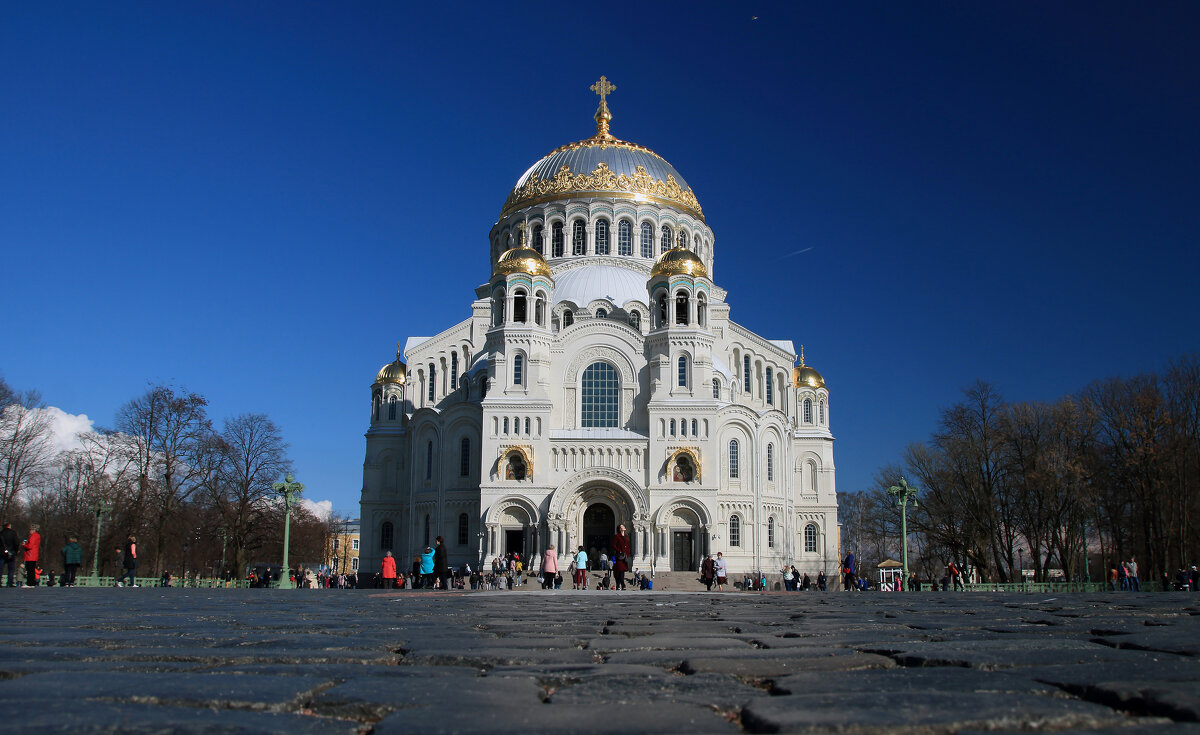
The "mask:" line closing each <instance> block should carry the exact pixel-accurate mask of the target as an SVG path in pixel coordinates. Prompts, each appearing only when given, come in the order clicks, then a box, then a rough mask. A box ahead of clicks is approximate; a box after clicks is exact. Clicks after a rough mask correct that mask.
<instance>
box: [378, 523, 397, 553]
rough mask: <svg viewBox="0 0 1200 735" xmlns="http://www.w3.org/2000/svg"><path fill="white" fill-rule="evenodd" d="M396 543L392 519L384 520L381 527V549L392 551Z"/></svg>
mask: <svg viewBox="0 0 1200 735" xmlns="http://www.w3.org/2000/svg"><path fill="white" fill-rule="evenodd" d="M395 543H396V531H395V529H394V528H393V527H392V522H391V521H384V522H383V525H382V526H380V527H379V550H380V551H391V550H392V546H393V545H395Z"/></svg>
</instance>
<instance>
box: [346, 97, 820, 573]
mask: <svg viewBox="0 0 1200 735" xmlns="http://www.w3.org/2000/svg"><path fill="white" fill-rule="evenodd" d="M593 89H594V90H595V91H597V92H598V93H600V94H601V99H600V108H599V109H598V110H597V112H596V122H597V132H596V134H595V135H594V136H592V137H591V138H588V139H586V140H582V141H579V142H576V143H571V144H569V145H565V146H562V147H560V148H558V149H556V150H554V151H552V152H551V153H549V154H548V155H546V156H545V157H544V158H542V159H541V160H539V161H538V162H537V163H535V164H534V165H533V166H532V167H531V168H530V169H529V170H528V171H526V172H525V174H524V175H523V176H521V178H520V179H518V181H517V183H516V186H515V187H514V188H513V189H512V191H511V192H510V193H509V194H508V197H507V200H506V201H505V203H504V206H503V208H502V210H501V212H500V217H499V219H498V221H497V222H496V224H495V226H493V227H492V230H491V233H490V241H491V249H490V252H489V254H488V266H489V271H488V272H489V273H490V279H489V280H488V281H487V282H486V283H483V284H482V285H480V286H479V287H478V288H477V289H476V290H475V299H474V301H473V302H472V303H471V311H470V315H469V316H468V317H467V318H466V319H464V320H463V321H461V322H459V323H457V324H454V325H452V326H450V327H448V328H447V329H445V330H444V331H442V332H440V333H438V334H436V335H434V336H432V337H410V338H409V339H408V341H407V343H406V344H405V346H404V349H403V355H401V354H399V352H398V353H397V356H396V361H395V362H392V363H389V364H387V365H385V366H384V367H383V368H382V369H381V370H380V371H379V372H378V374H377V376H376V379H375V382H374V383H373V384H372V386H371V416H370V428H369V429H368V431H367V433H366V458H365V461H364V464H363V487H362V500H361V533H362V548H361V551H360V556H361V557H362V563H361V564H362V565H361V569H362V571H363V572H366V573H373V572H375V571H378V570H379V566H380V562H381V560H382V557H383V556H384V554H385V552H386V551H389V550H390V551H392V552H393V554H394V555H395V556H396V557H398V558H399V560H400V564H401V568H402V569H403V568H405V567H407V566H408V565H410V564H411V563H412V559H413V557H414V556H415V555H418V554H419V553H420V551H421V550H423V549H424V548H425V546H426V545H432V543H433V540H434V538H436V537H437V536H439V535H440V536H442V537H443V538H444V539H445V542H446V545H447V549H448V551H449V557H450V562H451V564H452V565H454V566H461V565H462V564H463V563H470V564H471V566H472V567H473V568H474V567H476V565H477V564H481V563H482V564H487V563H489V562H490V561H491V559H492V558H494V557H495V556H496V555H501V554H506V553H509V552H518V553H520V554H521V556H522V558H528V557H532V556H537V555H540V554H541V553H542V552H543V551H544V550H545V549H546V548H547V547H548V546H549V545H551V544H553V546H554V547H555V548H556V549H557V550H558V552H559V554H560V555H562V556H564V557H565V556H566V555H567V554H568V553H570V552H571V551H573V550H575V549H576V548H578V547H579V546H583V547H585V548H586V549H588V550H589V553H590V554H592V555H596V554H599V553H600V552H602V551H605V550H606V547H607V545H608V543H609V540H610V539H611V538H612V536H613V534H614V533H615V531H616V528H617V526H618V525H621V524H623V525H625V526H626V527H627V528H628V529H629V534H630V536H631V541H632V548H633V554H632V560H631V564H630V566H631V568H638V569H640V570H641V571H643V572H650V571H656V572H662V571H684V570H695V569H697V568H698V566H699V564H700V562H701V561H702V560H703V558H704V555H705V554H708V553H712V554H713V555H714V556H715V554H716V552H718V551H720V552H723V553H724V555H725V557H726V559H727V560H728V564H729V569H730V572H731V574H739V573H742V572H755V571H762V572H765V573H767V574H770V573H772V572H777V571H778V570H779V569H780V568H781V567H783V566H784V564H789V565H791V564H794V565H795V566H796V568H797V569H798V570H800V572H801V573H803V572H809V573H810V574H813V575H814V576H815V574H816V573H817V572H820V571H826V573H832V574H835V575H836V573H837V567H838V554H839V538H838V525H837V500H836V494H835V485H834V462H833V435H832V434H831V433H830V416H831V409H830V396H829V391H828V390H827V388H826V387H825V381H824V380H823V379H822V377H821V376H820V374H818V373H817V371H816V370H814V369H813V368H811V367H809V366H807V365H805V364H804V357H803V354H801V355H800V356H799V362H800V364H799V366H796V362H797V354H796V352H795V349H794V348H793V343H792V342H791V341H790V340H782V339H767V338H764V337H760V336H759V335H757V334H755V333H754V332H752V331H750V329H748V328H746V327H744V326H742V325H741V324H738V323H736V322H734V321H733V320H732V319H731V318H730V316H731V315H730V306H729V305H728V303H727V302H726V296H727V295H726V292H725V290H724V289H722V288H721V286H720V285H718V282H717V281H716V277H715V271H714V261H715V260H716V256H715V253H716V248H715V236H714V234H713V231H712V230H711V229H710V228H709V227H708V225H707V224H706V223H705V219H704V214H703V212H702V210H701V208H700V204H699V202H698V201H697V199H696V196H695V195H694V193H693V192H692V190H691V188H690V187H689V186H688V185H687V183H686V181H685V180H684V179H683V177H682V176H680V175H679V173H678V172H677V171H676V170H675V169H674V167H672V166H671V164H669V163H668V162H667V161H665V160H664V159H663V158H661V157H660V156H658V155H657V154H655V153H654V152H653V151H651V150H649V149H648V148H645V147H643V146H640V145H636V144H634V143H629V142H626V141H622V140H619V139H617V138H615V137H613V136H612V135H611V134H610V133H609V121H610V120H611V115H610V114H609V111H608V107H607V103H606V100H605V94H606V93H607V92H609V91H612V89H614V88H613V87H611V85H609V84H608V82H607V80H605V79H604V78H601V81H600V82H598V83H597V85H596V86H595V87H593ZM802 352H803V350H802ZM402 358H403V359H402ZM592 558H595V556H593V557H592ZM565 565H566V560H565V559H564V561H563V567H564V568H565Z"/></svg>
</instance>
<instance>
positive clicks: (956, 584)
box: [947, 559, 966, 591]
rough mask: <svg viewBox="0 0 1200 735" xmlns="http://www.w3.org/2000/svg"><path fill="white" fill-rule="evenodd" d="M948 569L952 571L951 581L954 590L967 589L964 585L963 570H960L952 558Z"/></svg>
mask: <svg viewBox="0 0 1200 735" xmlns="http://www.w3.org/2000/svg"><path fill="white" fill-rule="evenodd" d="M947 569H948V570H949V572H950V582H951V583H952V585H953V588H954V590H955V591H958V590H965V589H966V587H965V586H964V585H963V581H962V572H960V571H958V567H957V566H956V565H955V564H954V560H953V559H951V560H950V563H949V564H948V565H947Z"/></svg>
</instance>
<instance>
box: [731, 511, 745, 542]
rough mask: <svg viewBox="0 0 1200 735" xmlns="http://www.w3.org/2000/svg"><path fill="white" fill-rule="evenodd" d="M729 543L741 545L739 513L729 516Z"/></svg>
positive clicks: (740, 519)
mask: <svg viewBox="0 0 1200 735" xmlns="http://www.w3.org/2000/svg"><path fill="white" fill-rule="evenodd" d="M729 545H730V546H741V545H742V517H741V516H739V515H731V516H729Z"/></svg>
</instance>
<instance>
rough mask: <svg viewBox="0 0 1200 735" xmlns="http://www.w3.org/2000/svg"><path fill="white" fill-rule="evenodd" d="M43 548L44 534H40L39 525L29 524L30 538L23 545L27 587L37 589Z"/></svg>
mask: <svg viewBox="0 0 1200 735" xmlns="http://www.w3.org/2000/svg"><path fill="white" fill-rule="evenodd" d="M41 548H42V534H40V533H38V525H37V524H36V523H31V524H29V538H27V539H25V543H23V544H21V551H22V552H23V553H24V559H25V586H26V587H37V584H38V579H37V578H38V575H37V567H38V554H39V553H40V551H41Z"/></svg>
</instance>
